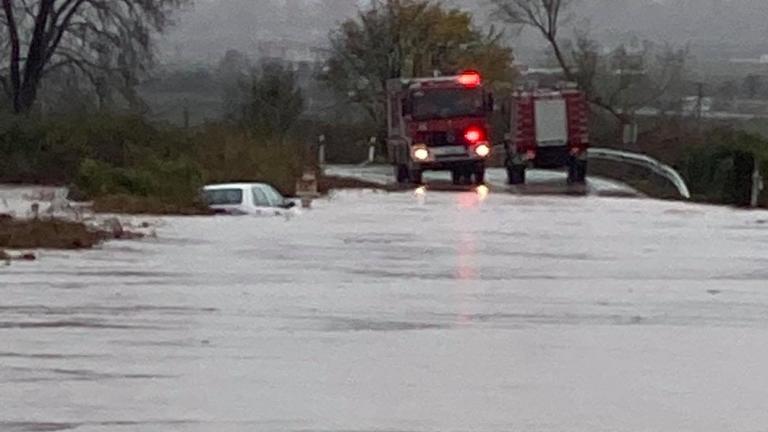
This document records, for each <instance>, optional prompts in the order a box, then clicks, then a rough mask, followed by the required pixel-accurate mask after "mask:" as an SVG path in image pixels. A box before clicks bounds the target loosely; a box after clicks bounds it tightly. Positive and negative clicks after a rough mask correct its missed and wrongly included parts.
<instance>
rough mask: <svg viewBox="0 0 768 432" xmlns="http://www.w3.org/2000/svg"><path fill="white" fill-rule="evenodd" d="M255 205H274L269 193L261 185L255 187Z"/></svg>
mask: <svg viewBox="0 0 768 432" xmlns="http://www.w3.org/2000/svg"><path fill="white" fill-rule="evenodd" d="M253 205H255V206H256V207H272V205H271V203H270V202H269V198H268V197H267V194H265V193H264V191H263V190H261V188H260V187H258V186H254V187H253Z"/></svg>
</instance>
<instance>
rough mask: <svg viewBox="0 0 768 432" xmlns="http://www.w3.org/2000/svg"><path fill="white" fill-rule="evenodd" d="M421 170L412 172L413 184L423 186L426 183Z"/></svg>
mask: <svg viewBox="0 0 768 432" xmlns="http://www.w3.org/2000/svg"><path fill="white" fill-rule="evenodd" d="M422 174H423V173H422V172H421V170H420V169H414V170H411V176H410V177H411V183H413V184H415V185H421V184H423V183H424V176H423V175H422Z"/></svg>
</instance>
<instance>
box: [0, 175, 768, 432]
mask: <svg viewBox="0 0 768 432" xmlns="http://www.w3.org/2000/svg"><path fill="white" fill-rule="evenodd" d="M765 219H766V216H765V213H750V212H740V211H736V210H730V209H725V208H717V207H706V206H694V205H687V204H682V203H672V202H659V201H651V200H640V199H613V198H597V197H570V198H569V197H530V196H513V195H506V194H497V193H493V192H492V193H490V194H489V195H486V194H485V193H481V194H478V193H473V192H466V193H432V192H429V191H427V192H424V191H423V190H422V191H417V192H404V193H391V194H386V193H377V192H356V191H350V192H344V193H339V194H336V195H334V196H332V197H331V198H330V199H328V200H322V201H320V202H318V203H317V205H316V208H315V209H314V210H312V211H309V212H305V213H304V214H302V215H300V216H298V217H294V218H291V219H285V218H250V217H244V218H210V217H202V218H164V219H162V220H161V223H160V225H159V227H158V238H157V239H147V240H142V241H128V242H116V243H108V244H106V245H105V246H104V247H103V248H101V249H98V250H93V251H85V252H52V251H42V252H41V254H40V260H38V261H37V262H32V263H14V264H13V265H12V266H10V267H1V268H0V431H3V432H22V431H24V432H27V431H37V432H39V431H72V432H146V431H160V432H175V431H178V432H187V431H189V432H202V431H205V432H229V431H232V432H240V431H243V432H246V431H248V432H250V431H370V432H373V431H469V430H471V431H506V430H535V431H563V430H569V431H585V432H586V431H590V432H592V431H641V430H642V431H647V430H675V431H697V432H698V431H722V430H732V431H742V430H743V431H752V430H761V429H763V428H764V427H765V425H767V424H768V410H766V409H765V406H766V401H768V387H766V385H765V384H766V383H768V368H766V367H765V365H766V364H768V348H767V347H766V344H765V341H766V340H768V313H767V312H766V311H768V282H767V281H768V252H767V251H768V249H766V247H765V245H766V244H768V227H767V226H766V225H765V224H764V223H761V222H760V221H761V220H763V221H764V220H765Z"/></svg>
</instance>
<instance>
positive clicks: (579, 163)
mask: <svg viewBox="0 0 768 432" xmlns="http://www.w3.org/2000/svg"><path fill="white" fill-rule="evenodd" d="M586 181H587V161H585V160H579V159H576V158H571V159H570V160H569V161H568V183H569V184H584V183H586Z"/></svg>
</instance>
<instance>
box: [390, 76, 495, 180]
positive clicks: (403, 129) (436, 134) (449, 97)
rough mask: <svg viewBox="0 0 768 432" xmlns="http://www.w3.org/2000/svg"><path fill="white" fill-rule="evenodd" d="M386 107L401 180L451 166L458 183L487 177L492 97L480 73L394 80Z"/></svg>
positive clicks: (393, 158) (392, 154)
mask: <svg viewBox="0 0 768 432" xmlns="http://www.w3.org/2000/svg"><path fill="white" fill-rule="evenodd" d="M387 110H388V115H387V117H388V138H387V149H388V153H389V159H390V162H391V163H392V165H394V167H395V176H396V177H397V181H398V183H408V182H410V183H416V184H420V183H421V182H422V173H423V172H424V171H427V170H447V171H451V174H452V179H453V182H454V184H461V183H472V180H473V179H474V182H475V183H478V184H480V183H483V182H484V181H485V162H486V160H487V159H488V157H489V156H490V154H491V149H492V145H491V143H490V141H489V137H490V122H489V116H490V114H491V113H492V111H493V97H492V96H491V93H490V92H488V91H486V89H485V87H484V85H483V81H482V78H481V76H480V74H479V73H477V72H473V71H471V72H465V73H462V74H460V75H457V76H445V77H434V78H419V79H393V80H389V81H388V82H387Z"/></svg>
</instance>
